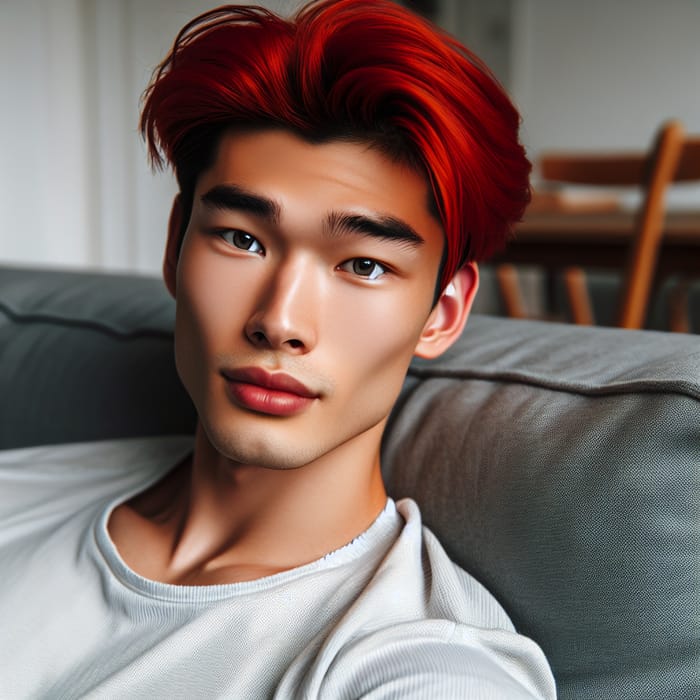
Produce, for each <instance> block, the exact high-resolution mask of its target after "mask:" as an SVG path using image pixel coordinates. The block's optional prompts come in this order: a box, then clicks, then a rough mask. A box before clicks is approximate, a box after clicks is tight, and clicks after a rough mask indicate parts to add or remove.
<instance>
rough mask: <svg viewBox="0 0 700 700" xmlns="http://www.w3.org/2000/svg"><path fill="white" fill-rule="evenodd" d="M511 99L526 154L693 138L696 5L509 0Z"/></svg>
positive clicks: (699, 59) (698, 119) (698, 112)
mask: <svg viewBox="0 0 700 700" xmlns="http://www.w3.org/2000/svg"><path fill="white" fill-rule="evenodd" d="M512 23H513V24H512V46H511V57H512V67H511V75H510V78H511V91H512V94H513V96H514V97H515V99H516V101H517V102H518V104H519V106H520V108H521V110H522V113H523V117H524V138H525V142H526V144H527V146H528V148H529V149H530V151H531V152H532V153H538V152H539V151H541V150H542V149H551V148H583V149H592V148H644V147H645V146H646V145H647V144H648V143H649V142H650V140H651V137H652V134H653V132H654V130H655V129H656V127H657V126H658V125H659V124H660V123H661V122H662V121H664V120H665V119H668V118H670V117H678V118H680V119H682V120H683V121H684V122H685V123H686V125H687V127H688V128H689V129H690V130H692V131H694V132H700V39H699V37H700V2H697V1H696V0H667V1H666V2H658V0H615V1H614V2H610V0H586V2H580V1H579V0H514V3H513V20H512Z"/></svg>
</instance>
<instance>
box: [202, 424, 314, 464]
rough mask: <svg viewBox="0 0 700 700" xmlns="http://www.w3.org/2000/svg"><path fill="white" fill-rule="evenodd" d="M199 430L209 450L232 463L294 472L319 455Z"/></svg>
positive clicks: (221, 431) (223, 430)
mask: <svg viewBox="0 0 700 700" xmlns="http://www.w3.org/2000/svg"><path fill="white" fill-rule="evenodd" d="M201 424H202V428H203V430H204V433H205V435H206V438H207V440H208V442H209V444H210V446H211V448H212V449H213V450H214V451H216V452H217V453H218V454H220V455H221V456H222V457H225V458H226V459H228V460H230V461H231V462H234V463H235V464H240V465H245V466H254V467H262V468H264V469H277V470H287V469H298V468H300V467H303V466H304V465H305V464H308V463H309V462H312V461H313V460H314V459H316V458H317V457H318V456H319V455H316V454H314V453H313V452H312V451H311V450H301V449H294V447H293V446H291V445H290V444H289V442H287V441H282V442H281V444H275V441H271V440H270V439H269V437H270V436H269V435H268V436H265V437H261V436H253V435H251V434H249V433H248V434H241V432H240V431H238V430H228V429H226V428H225V427H221V426H213V425H211V424H209V425H207V424H206V423H205V422H204V421H201Z"/></svg>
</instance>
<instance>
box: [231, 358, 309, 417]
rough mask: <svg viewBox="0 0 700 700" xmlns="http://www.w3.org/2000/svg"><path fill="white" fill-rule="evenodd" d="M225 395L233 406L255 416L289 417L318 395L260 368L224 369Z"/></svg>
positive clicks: (284, 375)
mask: <svg viewBox="0 0 700 700" xmlns="http://www.w3.org/2000/svg"><path fill="white" fill-rule="evenodd" d="M221 374H222V376H223V377H224V379H225V380H226V385H227V389H228V394H229V396H230V398H231V399H232V400H233V402H234V403H235V404H236V405H238V406H240V407H241V408H245V409H248V410H251V411H255V412H257V413H265V414H268V415H275V416H290V415H295V414H297V413H300V412H301V411H303V410H304V409H305V408H306V407H307V406H308V405H309V404H311V403H312V401H313V400H314V399H316V398H318V394H317V393H316V392H315V391H313V390H312V389H310V388H309V387H307V386H306V385H304V384H302V383H301V382H300V381H299V380H297V379H294V377H291V376H290V375H288V374H284V373H283V372H275V373H270V372H267V371H266V370H264V369H261V368H260V367H245V368H241V369H234V370H229V369H225V370H222V372H221Z"/></svg>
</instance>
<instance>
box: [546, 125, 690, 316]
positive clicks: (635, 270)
mask: <svg viewBox="0 0 700 700" xmlns="http://www.w3.org/2000/svg"><path fill="white" fill-rule="evenodd" d="M699 156H700V139H688V140H687V145H686V138H685V131H684V129H683V126H682V124H681V123H680V122H678V121H675V120H673V121H669V122H666V123H665V124H663V125H662V126H661V128H660V129H659V131H658V133H657V135H656V138H655V139H654V143H653V145H652V147H651V149H650V150H649V152H648V153H605V154H582V153H578V154H576V153H550V154H543V155H542V157H541V158H540V161H539V169H540V175H541V178H542V180H543V181H544V182H559V183H571V184H577V185H593V186H613V187H629V186H636V187H638V188H640V189H641V191H642V195H643V196H642V201H641V204H640V208H639V211H638V215H637V219H636V226H635V231H634V235H633V238H632V242H631V245H630V251H629V254H628V258H627V264H626V268H625V271H624V274H623V284H622V291H621V297H620V301H619V306H618V312H617V315H618V323H617V325H618V326H620V327H622V328H642V327H643V324H644V320H645V316H646V310H647V306H648V304H649V297H650V295H651V289H652V285H653V282H654V275H655V271H656V261H657V258H658V252H659V247H660V245H661V239H662V235H663V223H664V215H665V212H666V193H667V190H668V187H669V185H670V184H671V183H672V182H674V181H680V180H684V181H685V180H691V179H700V163H699V162H698V157H699ZM579 291H580V290H579ZM571 296H572V294H571V293H570V297H571Z"/></svg>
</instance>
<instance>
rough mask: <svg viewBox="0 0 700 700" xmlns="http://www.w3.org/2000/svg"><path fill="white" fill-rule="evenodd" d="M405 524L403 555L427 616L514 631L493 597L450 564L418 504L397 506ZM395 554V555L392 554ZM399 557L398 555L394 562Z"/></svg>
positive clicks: (403, 501)
mask: <svg viewBox="0 0 700 700" xmlns="http://www.w3.org/2000/svg"><path fill="white" fill-rule="evenodd" d="M397 510H398V511H399V513H400V514H401V515H402V517H403V518H404V521H405V525H404V528H403V531H402V533H401V537H402V538H405V539H406V540H407V542H409V543H410V545H409V546H408V547H405V548H404V552H403V555H404V556H406V557H410V559H411V561H405V562H403V564H404V565H405V566H407V567H410V568H411V570H412V572H411V573H412V577H413V578H416V579H417V578H420V579H421V580H422V581H423V582H424V583H425V586H424V588H423V594H424V596H425V599H424V602H425V606H426V614H427V616H428V617H431V618H437V619H448V620H452V621H453V622H457V623H461V624H466V625H473V626H476V627H480V628H486V629H501V630H507V631H514V627H513V623H512V622H511V621H510V618H509V617H508V615H507V613H506V612H505V610H504V609H503V607H502V606H501V605H500V604H499V602H498V601H497V600H496V598H494V596H493V595H492V594H491V593H490V592H489V591H488V590H487V589H486V587H485V586H483V585H482V584H481V583H480V582H479V581H478V580H477V579H476V578H475V577H474V576H472V575H471V574H470V573H469V572H467V571H465V570H464V569H462V568H461V567H460V566H458V565H457V564H455V562H453V561H452V560H451V559H450V557H449V555H448V554H447V552H446V551H445V549H444V548H443V546H442V545H441V544H440V542H439V541H438V539H437V537H435V535H434V534H433V533H432V532H431V531H430V530H429V529H428V528H427V527H425V526H424V525H423V522H422V519H421V514H420V510H419V508H418V505H417V504H416V503H415V502H414V501H412V500H411V499H404V500H402V501H399V502H398V503H397ZM395 554H397V553H396V552H395ZM399 556H400V555H398V554H397V559H398V558H399Z"/></svg>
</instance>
